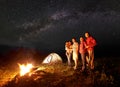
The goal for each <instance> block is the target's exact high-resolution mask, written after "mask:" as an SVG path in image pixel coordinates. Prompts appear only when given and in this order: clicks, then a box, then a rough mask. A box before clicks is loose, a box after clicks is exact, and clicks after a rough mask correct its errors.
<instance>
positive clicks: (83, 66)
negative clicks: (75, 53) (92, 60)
mask: <svg viewBox="0 0 120 87" xmlns="http://www.w3.org/2000/svg"><path fill="white" fill-rule="evenodd" d="M81 59H82V70H84V69H85V66H86V64H85V62H86V59H85V53H82V54H81Z"/></svg>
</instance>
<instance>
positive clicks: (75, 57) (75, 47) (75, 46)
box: [72, 38, 78, 70]
mask: <svg viewBox="0 0 120 87" xmlns="http://www.w3.org/2000/svg"><path fill="white" fill-rule="evenodd" d="M72 42H73V45H72V51H73V61H74V63H75V66H74V67H73V68H74V70H76V69H77V66H78V43H77V42H76V40H75V38H72Z"/></svg>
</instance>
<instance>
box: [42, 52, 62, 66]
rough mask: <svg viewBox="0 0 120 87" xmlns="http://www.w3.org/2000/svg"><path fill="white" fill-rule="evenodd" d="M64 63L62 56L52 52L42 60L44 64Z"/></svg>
mask: <svg viewBox="0 0 120 87" xmlns="http://www.w3.org/2000/svg"><path fill="white" fill-rule="evenodd" d="M58 63H62V58H61V57H60V56H59V55H58V54H57V53H50V54H49V55H48V56H47V57H46V58H45V59H44V60H43V62H42V64H58Z"/></svg>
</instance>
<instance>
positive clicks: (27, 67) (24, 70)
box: [18, 63, 33, 76]
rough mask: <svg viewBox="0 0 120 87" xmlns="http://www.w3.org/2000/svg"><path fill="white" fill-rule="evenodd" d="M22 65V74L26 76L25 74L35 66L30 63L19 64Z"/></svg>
mask: <svg viewBox="0 0 120 87" xmlns="http://www.w3.org/2000/svg"><path fill="white" fill-rule="evenodd" d="M18 65H19V67H20V76H24V75H25V74H27V73H29V72H30V71H31V69H32V68H33V65H32V64H30V63H27V64H18Z"/></svg>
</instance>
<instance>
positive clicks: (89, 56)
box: [88, 50, 94, 69]
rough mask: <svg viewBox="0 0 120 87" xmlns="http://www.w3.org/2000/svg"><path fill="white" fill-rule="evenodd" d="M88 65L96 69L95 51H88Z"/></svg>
mask: <svg viewBox="0 0 120 87" xmlns="http://www.w3.org/2000/svg"><path fill="white" fill-rule="evenodd" d="M88 58H89V61H88V65H89V67H90V68H91V69H94V50H88Z"/></svg>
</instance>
